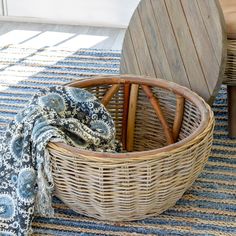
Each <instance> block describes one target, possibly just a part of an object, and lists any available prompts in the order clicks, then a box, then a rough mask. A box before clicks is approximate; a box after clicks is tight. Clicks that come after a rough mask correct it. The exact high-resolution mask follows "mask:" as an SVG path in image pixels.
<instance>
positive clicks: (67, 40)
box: [0, 21, 125, 50]
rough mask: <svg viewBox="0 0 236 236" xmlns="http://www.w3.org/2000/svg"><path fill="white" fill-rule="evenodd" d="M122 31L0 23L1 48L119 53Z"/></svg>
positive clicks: (117, 29) (85, 27)
mask: <svg viewBox="0 0 236 236" xmlns="http://www.w3.org/2000/svg"><path fill="white" fill-rule="evenodd" d="M124 34H125V29H120V28H103V27H90V26H69V25H57V24H38V23H22V22H7V21H2V22H1V27H0V46H2V45H6V44H20V45H22V46H27V47H37V48H40V47H45V46H54V47H59V48H68V49H71V50H76V49H79V48H97V49H111V50H120V49H121V48H122V42H123V38H124Z"/></svg>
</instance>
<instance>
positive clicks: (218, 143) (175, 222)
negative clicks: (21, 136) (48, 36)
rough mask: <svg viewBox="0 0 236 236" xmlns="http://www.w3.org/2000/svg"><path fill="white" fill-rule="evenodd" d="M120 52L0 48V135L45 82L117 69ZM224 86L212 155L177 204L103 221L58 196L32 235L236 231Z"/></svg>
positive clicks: (234, 148)
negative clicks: (136, 217)
mask: <svg viewBox="0 0 236 236" xmlns="http://www.w3.org/2000/svg"><path fill="white" fill-rule="evenodd" d="M119 62H120V52H118V51H100V50H90V49H86V50H79V51H77V52H73V51H67V50H58V49H56V48H41V49H34V48H24V47H19V46H6V47H3V48H0V135H1V133H2V132H4V130H5V127H6V125H7V124H8V123H9V122H10V120H12V119H13V118H14V116H15V115H16V113H17V112H18V111H20V110H21V109H22V108H23V107H24V106H26V105H27V103H28V101H29V99H30V97H31V96H32V95H33V94H34V93H35V92H36V91H37V90H38V89H39V88H42V87H47V86H53V85H58V84H63V83H67V82H70V81H73V80H74V79H78V78H82V77H90V76H93V75H97V74H117V73H119ZM226 104H227V101H226V90H225V87H224V86H222V88H221V90H220V92H219V94H218V97H217V99H216V101H215V103H214V106H213V110H214V112H215V117H216V128H215V132H214V145H213V150H212V155H211V157H210V158H209V161H208V163H207V165H206V167H205V168H204V171H203V173H202V174H201V175H200V176H199V178H198V179H197V181H196V182H195V183H194V184H193V186H192V187H191V188H190V189H189V190H188V191H187V192H186V193H185V194H184V196H183V197H182V199H181V200H180V201H178V203H177V204H176V206H174V207H173V208H171V209H169V210H168V211H166V212H165V213H164V214H161V215H159V216H157V217H153V218H149V219H146V220H141V221H136V222H124V223H112V222H103V221H98V220H95V219H91V218H88V217H84V216H82V215H79V214H77V213H75V212H74V211H72V210H70V209H69V208H68V207H66V206H65V205H64V204H63V203H62V202H61V201H60V200H58V199H56V198H54V208H55V216H54V217H53V218H43V217H39V216H36V217H35V219H34V221H33V227H34V232H35V233H34V235H58V236H61V235H63V236H64V235H68V236H73V235H88V236H89V235H117V236H120V235H236V140H235V139H229V138H228V137H227V105H226Z"/></svg>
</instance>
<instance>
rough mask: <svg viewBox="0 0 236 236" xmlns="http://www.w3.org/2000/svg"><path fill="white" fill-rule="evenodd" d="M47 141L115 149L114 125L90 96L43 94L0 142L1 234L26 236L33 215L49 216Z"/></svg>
mask: <svg viewBox="0 0 236 236" xmlns="http://www.w3.org/2000/svg"><path fill="white" fill-rule="evenodd" d="M49 141H59V142H64V143H67V144H69V145H72V146H76V147H80V148H83V149H89V150H97V151H112V152H114V151H118V149H119V144H118V143H117V142H116V141H115V126H114V122H113V120H112V118H111V116H110V114H109V113H108V112H107V110H106V109H105V107H104V106H103V105H102V104H101V103H100V102H99V101H98V100H97V98H96V97H95V96H94V95H92V94H91V93H89V92H87V91H85V90H83V89H76V88H71V87H62V86H58V87H53V88H48V89H44V90H41V91H40V92H39V93H37V94H36V95H35V96H34V97H33V99H32V101H31V102H30V104H29V106H28V107H27V108H25V109H24V110H23V111H21V112H20V113H18V114H17V116H16V117H15V120H14V121H13V122H11V123H10V125H9V126H8V129H7V131H6V132H5V135H4V136H3V137H0V235H27V234H28V233H30V225H31V221H32V217H33V214H34V212H35V211H37V212H38V213H40V214H43V215H48V214H49V215H50V214H53V209H52V207H51V195H52V191H53V188H54V186H53V177H52V172H51V165H50V155H49V152H48V150H47V147H46V146H47V144H48V142H49Z"/></svg>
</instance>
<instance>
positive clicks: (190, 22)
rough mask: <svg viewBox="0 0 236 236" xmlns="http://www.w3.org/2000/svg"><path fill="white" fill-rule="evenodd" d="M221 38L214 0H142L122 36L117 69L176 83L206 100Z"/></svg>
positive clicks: (217, 71) (215, 79)
mask: <svg viewBox="0 0 236 236" xmlns="http://www.w3.org/2000/svg"><path fill="white" fill-rule="evenodd" d="M226 41H227V39H226V34H225V28H224V18H223V14H222V10H221V7H220V5H219V2H218V0H142V1H141V2H140V3H139V5H138V7H137V9H136V10H135V12H134V14H133V16H132V19H131V21H130V24H129V26H128V29H127V31H126V34H125V39H124V43H123V48H122V58H121V67H120V72H121V74H138V75H148V76H152V77H155V78H163V79H166V80H169V81H173V82H176V83H178V84H180V85H183V86H186V87H188V88H190V89H192V90H193V91H195V92H196V93H198V94H199V95H201V96H202V97H203V98H204V99H205V100H206V101H207V102H208V103H210V104H211V103H212V102H213V101H214V98H215V96H216V94H217V92H218V89H219V88H220V85H221V83H222V79H223V73H224V67H225V60H226Z"/></svg>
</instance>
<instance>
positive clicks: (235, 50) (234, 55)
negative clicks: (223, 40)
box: [224, 39, 236, 85]
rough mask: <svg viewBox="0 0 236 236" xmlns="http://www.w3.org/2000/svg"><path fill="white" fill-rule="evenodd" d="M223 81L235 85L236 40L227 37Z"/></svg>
mask: <svg viewBox="0 0 236 236" xmlns="http://www.w3.org/2000/svg"><path fill="white" fill-rule="evenodd" d="M224 83H225V84H229V85H236V40H233V39H228V55H227V63H226V69H225V76H224Z"/></svg>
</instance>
